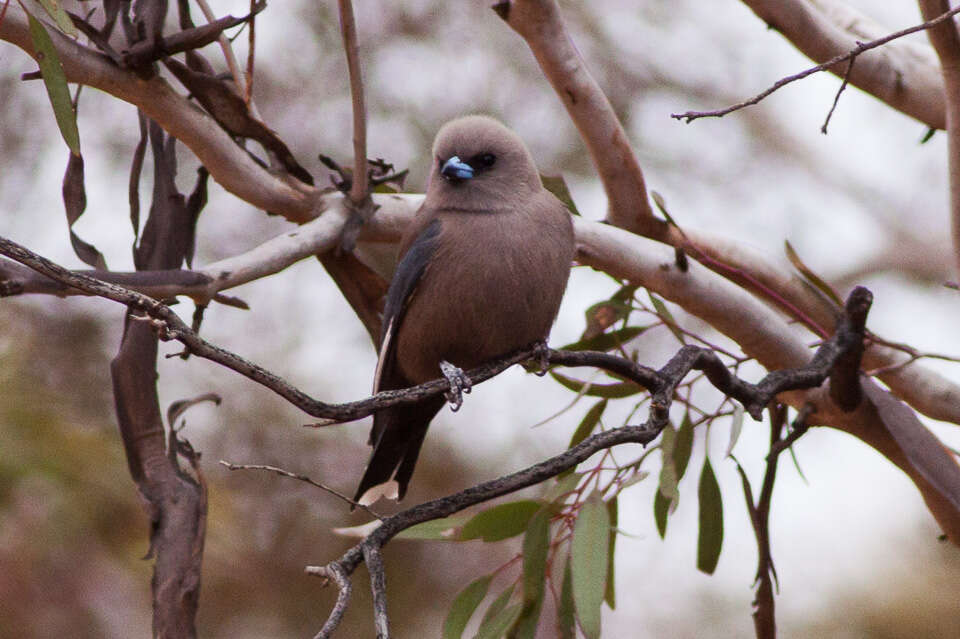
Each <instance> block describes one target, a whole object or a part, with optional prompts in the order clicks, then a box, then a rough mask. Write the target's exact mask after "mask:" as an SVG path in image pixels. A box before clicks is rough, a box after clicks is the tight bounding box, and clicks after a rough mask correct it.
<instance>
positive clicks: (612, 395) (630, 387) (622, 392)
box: [550, 371, 644, 399]
mask: <svg viewBox="0 0 960 639" xmlns="http://www.w3.org/2000/svg"><path fill="white" fill-rule="evenodd" d="M550 376H551V377H553V378H554V379H555V380H557V381H558V382H560V384H561V385H562V386H564V387H565V388H569V389H570V390H572V391H575V392H577V393H580V392H582V393H583V394H584V395H589V396H591V397H606V398H607V399H619V398H621V397H630V396H631V395H636V394H637V393H639V392H641V391H643V390H644V389H643V387H641V386H639V385H638V384H634V383H633V382H619V383H615V384H594V383H592V382H583V381H580V380H579V379H573V378H572V377H567V376H566V375H561V374H560V373H557V372H554V371H550Z"/></svg>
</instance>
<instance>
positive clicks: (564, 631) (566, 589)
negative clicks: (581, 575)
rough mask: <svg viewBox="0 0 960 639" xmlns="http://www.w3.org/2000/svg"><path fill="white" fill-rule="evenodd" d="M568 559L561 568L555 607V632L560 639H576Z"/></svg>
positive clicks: (575, 620) (571, 579)
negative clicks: (561, 580) (558, 596)
mask: <svg viewBox="0 0 960 639" xmlns="http://www.w3.org/2000/svg"><path fill="white" fill-rule="evenodd" d="M571 575H572V572H571V570H570V559H569V557H568V558H567V561H566V563H565V565H564V567H563V584H562V585H561V586H560V604H559V606H557V632H558V633H559V635H560V639H577V630H576V623H577V618H576V614H575V613H574V606H573V577H572V576H571Z"/></svg>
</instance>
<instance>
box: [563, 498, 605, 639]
mask: <svg viewBox="0 0 960 639" xmlns="http://www.w3.org/2000/svg"><path fill="white" fill-rule="evenodd" d="M609 549H610V519H609V517H608V515H607V508H606V506H605V505H604V503H603V501H602V500H601V498H600V494H599V493H597V492H596V491H595V492H593V493H592V494H591V495H590V496H589V497H588V498H587V500H586V501H585V502H584V504H583V506H582V507H581V508H580V512H579V513H578V514H577V521H576V523H575V524H574V527H573V540H572V542H571V544H570V561H571V563H572V571H573V601H574V604H575V606H576V610H577V618H578V619H579V620H580V628H581V629H582V630H583V634H584V635H586V636H587V638H588V639H599V637H600V606H601V605H602V604H603V597H604V593H605V592H606V589H607V565H608V562H609V560H608V558H607V554H608V552H609Z"/></svg>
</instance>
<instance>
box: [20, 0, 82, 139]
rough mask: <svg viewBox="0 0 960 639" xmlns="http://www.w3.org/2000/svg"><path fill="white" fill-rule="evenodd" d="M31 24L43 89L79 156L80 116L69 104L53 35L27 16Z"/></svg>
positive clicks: (68, 93) (64, 75)
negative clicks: (78, 118)
mask: <svg viewBox="0 0 960 639" xmlns="http://www.w3.org/2000/svg"><path fill="white" fill-rule="evenodd" d="M27 18H28V19H29V21H30V38H31V39H32V40H33V46H34V48H35V49H36V58H37V64H38V65H39V66H40V74H41V75H42V76H43V85H44V86H45V87H46V89H47V96H48V97H49V98H50V104H51V105H52V106H53V115H54V116H55V117H56V119H57V126H58V127H59V128H60V135H62V136H63V141H64V142H66V143H67V146H68V147H70V151H71V152H72V153H73V154H74V155H80V131H79V130H78V129H77V114H76V113H75V112H74V110H73V102H71V101H70V89H69V88H67V76H66V74H65V73H64V72H63V65H61V64H60V58H59V57H58V56H57V50H56V48H55V47H54V46H53V41H52V40H51V39H50V34H49V33H47V29H46V28H45V27H44V26H43V24H42V23H41V22H40V21H39V20H37V19H36V18H34V17H33V16H32V15H30V14H27Z"/></svg>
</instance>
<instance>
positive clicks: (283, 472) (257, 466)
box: [220, 459, 383, 519]
mask: <svg viewBox="0 0 960 639" xmlns="http://www.w3.org/2000/svg"><path fill="white" fill-rule="evenodd" d="M220 464H222V465H223V466H226V467H227V468H228V469H229V470H266V471H269V472H271V473H275V474H277V475H281V476H283V477H290V478H291V479H297V480H299V481H302V482H305V483H307V484H310V485H311V486H316V487H317V488H319V489H320V490H322V491H324V492H327V493H330V494H331V495H333V496H334V497H337V498H339V499H342V500H343V501H345V502H347V504H349V505H350V507H351V508H360V509H362V510H365V511H367V512H368V513H369V514H370V515H371V516H373V517H376V518H377V519H383V517H381V516H380V515H378V514H377V513H376V511H374V510H373V509H372V508H370V507H369V506H365V505H363V504H361V503H359V502H355V501H353V500H352V499H350V498H349V497H348V496H347V495H344V494H343V493H341V492H340V491H338V490H337V489H336V488H331V487H330V486H327V485H326V484H324V483H321V482H318V481H315V480H313V479H311V478H310V477H309V476H307V475H301V474H299V473H292V472H290V471H289V470H284V469H283V468H277V467H276V466H267V465H264V464H234V463H233V462H228V461H224V460H222V459H221V460H220Z"/></svg>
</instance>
